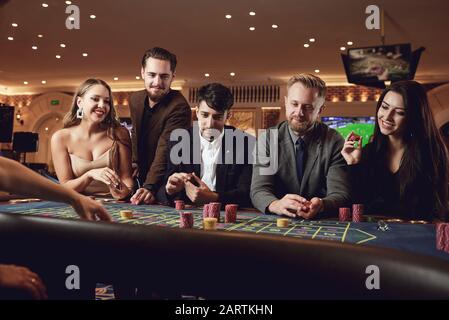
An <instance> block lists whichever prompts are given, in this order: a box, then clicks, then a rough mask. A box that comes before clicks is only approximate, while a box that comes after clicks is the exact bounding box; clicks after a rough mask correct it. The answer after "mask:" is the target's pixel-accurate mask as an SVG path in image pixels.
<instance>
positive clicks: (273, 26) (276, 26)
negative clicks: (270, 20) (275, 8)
mask: <svg viewBox="0 0 449 320" xmlns="http://www.w3.org/2000/svg"><path fill="white" fill-rule="evenodd" d="M271 27H272V28H273V29H277V28H278V27H279V26H278V25H277V24H272V25H271Z"/></svg>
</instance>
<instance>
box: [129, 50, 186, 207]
mask: <svg viewBox="0 0 449 320" xmlns="http://www.w3.org/2000/svg"><path fill="white" fill-rule="evenodd" d="M176 64H177V60H176V56H175V55H174V54H172V53H170V52H169V51H167V50H165V49H162V48H157V47H155V48H152V49H150V50H147V51H146V52H145V54H144V56H143V58H142V69H141V75H142V79H143V80H144V83H145V90H141V91H137V92H135V93H134V94H133V95H132V96H131V98H130V103H129V108H130V112H131V120H132V124H133V130H132V144H133V152H132V154H133V167H134V168H135V169H137V172H136V173H135V174H137V175H138V180H139V182H140V183H141V184H142V185H143V187H142V188H139V189H138V190H137V192H136V193H135V194H134V195H133V197H132V198H131V202H133V203H135V204H139V203H146V204H150V203H154V202H155V200H156V199H155V195H156V192H157V190H158V189H159V187H160V186H161V184H162V183H163V179H164V174H165V169H166V167H165V166H166V163H167V158H166V155H167V147H168V139H169V136H170V133H171V132H172V131H173V130H175V129H178V128H189V127H190V126H191V122H192V120H191V116H192V115H191V111H190V106H189V104H188V102H187V100H186V99H185V98H184V97H183V96H182V94H181V93H180V92H179V91H176V90H171V89H170V85H171V83H172V81H173V79H174V77H175V69H176Z"/></svg>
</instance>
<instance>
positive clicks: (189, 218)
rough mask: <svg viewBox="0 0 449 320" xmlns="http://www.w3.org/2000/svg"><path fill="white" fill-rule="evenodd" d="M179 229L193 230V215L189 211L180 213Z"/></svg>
mask: <svg viewBox="0 0 449 320" xmlns="http://www.w3.org/2000/svg"><path fill="white" fill-rule="evenodd" d="M179 227H180V228H185V229H190V228H193V213H192V212H187V211H181V212H179Z"/></svg>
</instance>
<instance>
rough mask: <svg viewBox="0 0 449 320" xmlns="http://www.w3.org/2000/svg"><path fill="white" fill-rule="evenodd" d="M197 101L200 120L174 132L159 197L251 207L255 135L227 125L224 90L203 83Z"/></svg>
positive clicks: (228, 102)
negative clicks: (183, 129) (250, 193)
mask: <svg viewBox="0 0 449 320" xmlns="http://www.w3.org/2000/svg"><path fill="white" fill-rule="evenodd" d="M198 100H199V105H198V107H197V109H196V114H197V117H198V123H196V122H195V125H194V126H193V127H192V128H190V129H189V130H188V131H184V132H182V131H179V132H174V133H173V138H174V139H172V140H174V141H171V142H170V151H169V157H168V164H167V172H166V178H165V185H164V186H163V187H162V188H161V189H160V190H159V192H158V198H159V200H160V201H162V202H164V203H166V204H172V202H173V200H174V199H182V200H185V201H187V202H191V203H193V204H196V205H202V204H205V203H209V202H221V203H222V204H226V203H235V204H239V205H240V206H241V207H250V206H251V201H250V199H249V191H250V186H251V174H252V147H254V145H255V138H254V137H253V136H251V135H248V134H245V133H244V132H242V131H240V130H238V129H236V128H234V127H232V126H226V125H225V122H226V120H227V119H228V118H229V116H230V109H231V107H232V105H233V103H234V98H233V96H232V93H231V91H230V90H229V89H228V88H226V87H225V86H223V85H221V84H218V83H211V84H208V85H205V86H203V87H201V88H200V89H199V91H198ZM176 138H178V139H176Z"/></svg>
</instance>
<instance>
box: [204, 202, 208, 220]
mask: <svg viewBox="0 0 449 320" xmlns="http://www.w3.org/2000/svg"><path fill="white" fill-rule="evenodd" d="M208 217H209V204H205V205H204V207H203V219H204V218H208Z"/></svg>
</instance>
